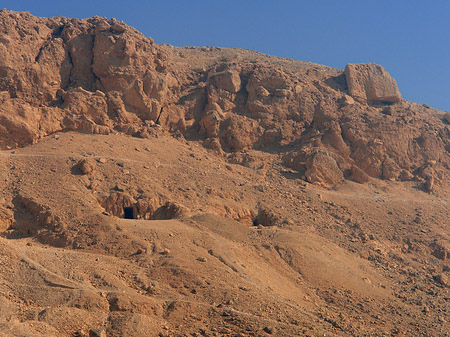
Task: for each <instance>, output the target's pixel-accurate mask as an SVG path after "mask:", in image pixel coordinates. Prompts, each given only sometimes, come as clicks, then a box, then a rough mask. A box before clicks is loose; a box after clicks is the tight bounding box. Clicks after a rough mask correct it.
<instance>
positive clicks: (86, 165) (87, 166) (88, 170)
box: [78, 159, 95, 175]
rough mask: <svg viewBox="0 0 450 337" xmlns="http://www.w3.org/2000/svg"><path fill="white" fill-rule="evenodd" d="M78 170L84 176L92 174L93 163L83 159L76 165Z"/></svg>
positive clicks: (93, 169)
mask: <svg viewBox="0 0 450 337" xmlns="http://www.w3.org/2000/svg"><path fill="white" fill-rule="evenodd" d="M78 168H79V169H80V171H81V173H82V174H84V175H87V174H92V173H94V171H95V163H94V162H93V161H92V160H90V159H83V160H81V161H80V162H79V163H78Z"/></svg>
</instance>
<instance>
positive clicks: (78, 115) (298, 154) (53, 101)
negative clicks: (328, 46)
mask: <svg viewBox="0 0 450 337" xmlns="http://www.w3.org/2000/svg"><path fill="white" fill-rule="evenodd" d="M0 28H1V29H2V30H3V31H5V32H8V33H7V34H3V35H2V38H1V40H0V101H1V104H0V148H2V149H10V148H15V147H18V146H24V145H27V144H31V143H35V142H37V141H38V140H39V139H41V138H43V137H45V136H47V135H50V134H53V133H55V132H58V131H66V130H78V131H82V132H88V133H95V134H109V133H114V132H122V133H126V134H129V135H133V136H136V137H144V138H148V137H150V136H151V135H152V134H155V132H156V131H155V128H156V127H157V128H158V130H159V131H161V130H166V131H169V132H174V133H177V134H179V135H184V136H185V137H186V138H187V139H191V140H199V141H201V143H202V144H203V145H204V146H205V147H207V148H209V149H212V150H214V151H215V152H216V153H217V154H219V155H222V156H224V157H225V158H228V159H229V160H233V158H235V157H239V155H238V156H235V154H236V153H239V152H242V153H245V152H246V151H249V150H261V151H267V152H269V153H280V154H281V157H282V162H283V163H284V164H285V165H287V166H289V167H291V168H293V169H296V170H299V172H301V173H303V174H304V173H305V172H306V171H307V170H309V171H308V174H309V178H308V177H306V178H307V179H308V180H309V181H323V183H322V182H321V184H323V185H324V186H325V185H326V186H334V185H335V183H336V182H338V181H340V180H341V178H340V175H339V174H338V175H334V174H332V175H333V176H334V178H336V177H337V176H339V178H337V179H334V178H333V179H331V180H330V179H329V178H330V177H325V176H324V175H322V173H320V172H322V171H324V170H326V169H325V167H328V168H330V167H331V166H333V167H334V165H331V164H330V161H329V160H328V161H326V160H325V161H324V160H320V161H319V160H317V163H316V164H314V165H313V166H311V167H307V164H306V163H307V162H308V161H309V162H310V163H312V162H316V161H315V160H314V159H313V157H314V156H315V154H317V153H328V154H329V157H330V158H332V159H333V160H334V161H335V163H336V165H337V166H338V168H339V170H340V171H341V172H342V173H343V174H344V176H345V177H346V178H348V177H350V179H353V180H355V181H358V182H365V181H367V180H368V179H369V177H376V178H382V179H388V180H412V179H414V177H415V176H416V175H417V174H418V172H419V171H420V168H421V167H423V166H424V165H426V164H427V163H428V162H429V161H430V160H431V161H435V162H436V163H437V165H436V166H437V167H438V168H439V169H440V170H444V171H445V170H446V168H448V167H450V158H449V153H450V151H448V149H450V141H449V139H450V129H449V122H448V118H447V115H445V114H444V113H442V112H438V111H435V110H430V108H429V107H427V106H424V105H420V104H415V103H410V102H407V101H404V100H402V99H401V95H400V92H399V90H398V88H397V84H396V82H395V80H394V79H392V78H391V76H390V75H389V74H388V73H387V71H386V70H385V69H384V68H383V67H381V66H379V65H376V64H373V63H369V64H349V65H347V67H346V69H345V71H342V70H338V69H332V68H327V67H324V66H319V65H314V64H310V63H302V62H297V61H292V60H282V59H278V58H271V57H267V56H265V55H261V54H258V53H255V52H250V51H243V50H226V51H225V50H222V49H220V48H176V47H171V46H162V45H161V46H159V45H156V44H155V43H153V41H152V40H151V39H150V38H146V37H144V36H143V35H142V34H140V33H139V32H137V31H136V30H135V29H133V28H131V27H129V26H127V25H125V24H124V23H122V22H118V21H117V20H114V19H111V20H108V19H106V18H100V17H94V18H89V19H85V20H77V19H67V18H62V17H55V18H37V17H34V16H32V15H30V14H28V13H16V12H11V11H7V10H3V11H1V12H0ZM386 105H390V106H386ZM432 112H435V113H432ZM159 131H158V132H159ZM156 133H157V132H156ZM281 148H283V150H282V151H281V150H280V149H281ZM280 151H281V152H280ZM322 159H323V158H322ZM320 163H322V164H323V165H324V168H323V169H321V168H320V165H322V164H320ZM330 165H331V166H330ZM312 167H316V168H317V174H316V173H312V172H316V171H315V170H316V169H313V168H312ZM332 171H333V170H332ZM336 172H337V171H335V173H336ZM319 173H320V174H319ZM316 175H317V176H321V177H322V178H314V176H316ZM441 176H442V175H441ZM441 176H439V177H438V176H434V181H433V186H436V185H439V181H440V180H441ZM424 179H427V178H424Z"/></svg>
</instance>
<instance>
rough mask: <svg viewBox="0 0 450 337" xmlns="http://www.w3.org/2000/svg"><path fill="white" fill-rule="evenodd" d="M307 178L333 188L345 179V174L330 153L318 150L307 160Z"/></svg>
mask: <svg viewBox="0 0 450 337" xmlns="http://www.w3.org/2000/svg"><path fill="white" fill-rule="evenodd" d="M305 176H306V179H307V180H308V181H309V182H310V183H313V184H316V185H319V186H322V187H325V188H332V187H334V186H336V185H337V184H339V183H341V182H342V181H343V180H344V174H343V173H342V171H341V170H340V169H339V166H338V165H337V163H336V160H334V159H333V158H332V157H331V156H330V155H328V153H326V152H318V153H316V154H315V155H314V156H311V157H310V158H308V160H307V161H306V172H305Z"/></svg>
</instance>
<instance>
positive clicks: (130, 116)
mask: <svg viewBox="0 0 450 337" xmlns="http://www.w3.org/2000/svg"><path fill="white" fill-rule="evenodd" d="M412 71H413V70H412ZM0 149H1V151H0V181H1V184H0V188H1V195H0V233H1V235H0V336H1V337H3V336H5V337H10V336H41V337H43V336H52V337H53V336H55V337H62V336H67V337H69V336H70V337H88V336H89V337H91V336H102V337H105V336H108V337H119V336H136V337H141V336H161V337H169V336H240V337H244V336H311V337H313V336H314V337H315V336H450V315H449V314H450V293H449V290H450V279H449V278H450V260H449V259H450V220H449V218H450V207H449V201H450V197H449V195H450V194H449V193H450V185H449V181H450V114H449V113H446V112H443V111H439V110H436V109H433V108H431V107H430V106H428V105H426V104H420V103H415V102H409V101H406V100H404V99H402V97H401V93H400V92H399V90H398V88H397V84H396V82H395V80H394V79H392V78H391V76H390V75H389V74H388V72H387V71H386V70H385V69H384V68H383V67H382V66H379V65H376V64H349V65H347V67H346V68H345V70H339V69H333V68H329V67H326V66H321V65H317V64H312V63H308V62H300V61H295V60H290V59H282V58H277V57H274V56H268V55H263V54H260V53H257V52H254V51H249V50H242V49H224V48H216V47H174V46H170V45H157V44H155V43H154V42H153V40H152V39H151V38H147V37H145V36H143V35H142V34H141V33H139V32H138V31H136V30H135V29H133V28H132V27H129V26H127V25H126V24H125V23H123V22H119V21H117V20H115V19H111V20H108V19H106V18H101V17H94V18H89V19H83V20H79V19H69V18H64V17H53V18H39V17H34V16H32V15H31V14H29V13H18V12H12V11H8V10H2V11H0Z"/></svg>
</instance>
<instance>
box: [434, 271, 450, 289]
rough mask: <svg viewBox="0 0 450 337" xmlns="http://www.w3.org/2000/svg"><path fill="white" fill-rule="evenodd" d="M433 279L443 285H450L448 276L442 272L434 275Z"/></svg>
mask: <svg viewBox="0 0 450 337" xmlns="http://www.w3.org/2000/svg"><path fill="white" fill-rule="evenodd" d="M434 280H435V281H436V282H437V283H439V284H441V285H443V286H445V287H448V286H450V280H449V278H448V276H447V275H446V274H444V273H440V274H437V275H436V276H434Z"/></svg>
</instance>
